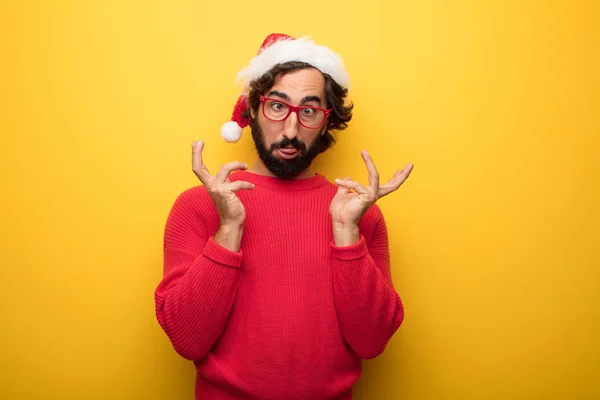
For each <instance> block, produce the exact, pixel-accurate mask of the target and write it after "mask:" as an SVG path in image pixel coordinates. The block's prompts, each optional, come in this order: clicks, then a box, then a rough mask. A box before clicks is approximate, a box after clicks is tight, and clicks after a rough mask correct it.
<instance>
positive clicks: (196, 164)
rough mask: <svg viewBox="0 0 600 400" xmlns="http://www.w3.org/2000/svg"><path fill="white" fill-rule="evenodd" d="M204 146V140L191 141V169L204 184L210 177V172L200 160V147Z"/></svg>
mask: <svg viewBox="0 0 600 400" xmlns="http://www.w3.org/2000/svg"><path fill="white" fill-rule="evenodd" d="M203 148H204V142H203V141H202V140H199V141H197V142H196V141H194V142H192V171H194V173H195V174H196V176H197V177H198V179H200V180H201V181H202V183H204V184H206V181H207V180H208V178H210V172H209V171H208V168H206V166H205V165H204V162H203V161H202V149H203Z"/></svg>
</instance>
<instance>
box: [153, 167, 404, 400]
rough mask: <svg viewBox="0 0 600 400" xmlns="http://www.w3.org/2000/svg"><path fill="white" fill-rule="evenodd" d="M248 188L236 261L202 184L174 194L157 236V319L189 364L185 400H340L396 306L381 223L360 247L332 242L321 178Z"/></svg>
mask: <svg viewBox="0 0 600 400" xmlns="http://www.w3.org/2000/svg"><path fill="white" fill-rule="evenodd" d="M230 179H231V180H232V181H234V180H238V179H241V180H246V181H249V182H252V183H254V184H255V185H256V187H255V188H254V189H252V190H249V191H240V192H238V195H239V197H240V199H241V201H242V202H243V204H244V206H245V208H246V215H247V217H246V222H245V225H244V233H243V237H242V243H241V250H240V252H239V253H235V252H232V251H230V250H227V249H225V248H224V247H222V246H220V245H218V244H217V243H216V242H215V241H214V240H213V235H214V234H215V233H216V231H217V229H218V227H219V216H218V214H217V211H216V209H215V207H214V205H213V203H212V202H211V200H210V198H209V197H208V194H207V192H206V190H205V189H204V188H203V187H202V186H198V187H194V188H192V189H189V190H187V191H185V192H183V193H182V194H181V195H180V196H179V198H178V199H177V200H176V202H175V204H174V205H173V208H172V210H171V212H170V214H169V217H168V220H167V224H166V229H165V236H164V278H163V280H162V282H161V283H160V284H159V286H158V287H157V289H156V293H155V298H156V313H157V317H158V321H159V323H160V325H161V326H162V328H163V329H164V331H165V332H166V334H167V335H168V337H169V339H170V340H171V342H172V344H173V346H174V348H175V350H176V351H177V352H178V353H179V354H180V355H181V356H183V357H185V358H187V359H190V360H193V361H194V362H195V365H196V370H197V379H196V399H211V400H215V399H216V400H220V399H227V400H233V399H276V400H282V399H286V400H288V399H311V400H313V399H351V398H352V386H353V384H354V383H355V382H356V381H357V379H358V378H359V375H360V373H361V359H364V358H373V357H375V356H377V355H379V354H380V353H381V352H382V351H383V350H384V348H385V346H386V344H387V342H388V341H389V339H390V338H391V337H392V335H393V334H394V332H395V331H396V330H397V329H398V327H399V326H400V324H401V322H402V319H403V317H404V309H403V307H402V303H401V301H400V298H399V297H398V294H397V293H396V291H395V290H394V288H393V286H392V280H391V276H390V264H389V251H388V238H387V231H386V225H385V222H384V219H383V216H382V214H381V211H380V210H379V208H378V207H377V206H376V205H374V206H372V207H371V208H370V209H369V211H367V213H366V214H365V215H364V217H363V218H362V220H361V224H360V233H361V236H360V240H359V242H357V243H356V244H354V245H352V246H348V247H336V246H335V245H334V244H333V233H332V227H331V216H330V215H329V203H330V202H331V199H332V198H333V196H334V195H335V192H336V190H337V187H336V186H335V185H334V184H332V183H330V182H328V181H327V180H326V179H325V178H324V177H323V176H321V175H317V176H315V177H312V178H308V179H299V180H281V179H277V178H272V177H267V176H263V175H257V174H253V173H250V172H247V171H238V172H235V173H233V174H232V175H231V177H230Z"/></svg>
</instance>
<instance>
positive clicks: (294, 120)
mask: <svg viewBox="0 0 600 400" xmlns="http://www.w3.org/2000/svg"><path fill="white" fill-rule="evenodd" d="M283 136H285V137H286V138H288V139H289V140H292V139H293V138H295V137H296V136H298V114H296V113H295V112H293V113H291V114H290V116H289V117H288V118H287V119H286V120H285V121H284V125H283Z"/></svg>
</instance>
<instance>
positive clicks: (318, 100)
mask: <svg viewBox="0 0 600 400" xmlns="http://www.w3.org/2000/svg"><path fill="white" fill-rule="evenodd" d="M311 102H316V103H319V104H321V98H320V97H319V96H306V97H304V98H303V99H302V101H301V102H300V104H304V103H311Z"/></svg>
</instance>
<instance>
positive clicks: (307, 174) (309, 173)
mask: <svg viewBox="0 0 600 400" xmlns="http://www.w3.org/2000/svg"><path fill="white" fill-rule="evenodd" d="M248 172H252V173H255V174H259V175H265V176H271V177H273V178H276V176H275V175H274V174H273V173H272V172H271V171H269V169H268V168H267V167H266V166H265V164H264V163H263V161H262V160H261V159H260V158H258V159H257V160H256V162H255V163H254V165H252V166H251V167H250V168H248ZM314 176H315V171H314V170H313V169H312V167H308V168H306V169H305V170H304V171H302V172H300V173H299V174H298V175H297V176H295V177H293V178H291V179H307V178H312V177H314Z"/></svg>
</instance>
